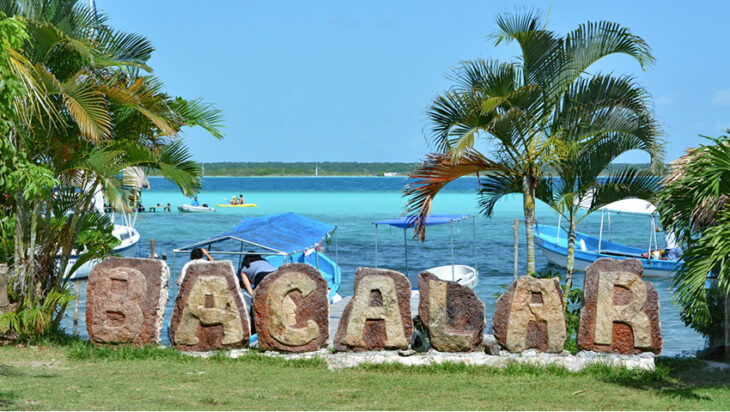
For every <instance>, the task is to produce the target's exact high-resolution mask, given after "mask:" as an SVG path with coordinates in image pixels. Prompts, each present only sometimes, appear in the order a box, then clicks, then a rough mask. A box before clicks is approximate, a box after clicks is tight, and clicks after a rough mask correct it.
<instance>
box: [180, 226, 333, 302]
mask: <svg viewBox="0 0 730 412" xmlns="http://www.w3.org/2000/svg"><path fill="white" fill-rule="evenodd" d="M336 230H337V226H335V225H331V224H328V223H324V222H320V221H318V220H314V219H311V218H308V217H305V216H302V215H299V214H297V213H292V212H290V213H283V214H279V215H269V216H260V217H250V218H246V219H244V220H242V221H241V222H239V223H238V224H237V225H236V226H234V227H232V228H231V229H229V230H227V231H225V232H223V233H219V234H218V235H215V236H213V237H211V238H209V239H207V240H202V241H200V242H197V243H193V244H192V245H188V246H183V247H181V248H177V249H174V250H173V251H172V253H173V259H174V258H175V256H176V255H177V254H179V253H185V252H189V251H191V250H193V249H195V248H203V247H207V248H208V250H209V253H211V254H214V255H224V256H225V255H228V256H233V257H238V272H240V270H241V262H242V261H243V257H244V256H245V255H249V254H255V255H261V256H263V257H264V258H265V259H266V260H268V261H269V263H271V264H272V265H274V266H276V267H279V266H281V265H283V264H285V263H297V262H298V263H306V264H309V265H311V266H314V267H315V268H316V269H317V270H319V272H320V273H321V274H322V277H323V278H324V279H325V280H326V281H327V285H328V288H329V293H328V295H329V300H330V302H337V301H339V300H340V299H341V297H340V295H339V294H338V293H337V292H338V291H339V289H340V283H341V281H342V272H341V270H340V266H339V265H338V264H337V262H336V260H333V259H331V258H330V257H329V256H327V255H325V254H324V247H325V245H326V243H327V242H328V240H329V239H330V238H331V237H333V236H335V232H336ZM335 239H336V236H335ZM214 244H215V245H216V250H215V251H213V250H211V247H212V245H214ZM336 253H337V243H336V242H335V254H336ZM173 264H174V263H173Z"/></svg>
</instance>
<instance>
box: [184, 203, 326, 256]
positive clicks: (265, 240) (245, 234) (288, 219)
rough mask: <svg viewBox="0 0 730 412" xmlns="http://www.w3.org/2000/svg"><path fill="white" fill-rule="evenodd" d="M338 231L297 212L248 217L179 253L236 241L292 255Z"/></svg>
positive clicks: (317, 243)
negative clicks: (213, 244) (229, 240)
mask: <svg viewBox="0 0 730 412" xmlns="http://www.w3.org/2000/svg"><path fill="white" fill-rule="evenodd" d="M336 228H337V226H335V225H330V224H328V223H324V222H320V221H318V220H314V219H311V218H308V217H306V216H302V215H299V214H296V213H293V212H289V213H283V214H280V215H269V216H261V217H248V218H245V219H243V220H242V221H241V222H240V223H238V224H237V225H236V226H234V227H233V228H231V229H229V230H227V231H225V232H223V233H220V234H218V235H216V236H213V237H211V238H210V239H207V240H204V241H201V242H198V243H196V244H194V245H190V246H185V247H183V248H180V249H178V250H181V251H182V250H188V249H192V248H195V247H200V246H201V245H208V244H211V243H216V242H222V241H225V240H228V239H234V240H238V241H241V242H244V243H248V244H250V245H253V246H258V247H262V248H264V249H269V250H271V251H272V252H276V253H281V254H290V253H294V252H300V251H302V250H306V249H310V248H312V247H315V246H318V245H319V244H320V243H322V241H323V240H324V239H325V238H326V237H327V235H328V234H329V233H330V232H332V231H333V230H335V229H336Z"/></svg>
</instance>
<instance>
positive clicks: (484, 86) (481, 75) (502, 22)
mask: <svg viewBox="0 0 730 412" xmlns="http://www.w3.org/2000/svg"><path fill="white" fill-rule="evenodd" d="M497 26H498V28H499V30H498V31H497V33H496V34H494V35H493V36H491V38H492V39H493V40H495V45H497V44H499V43H501V42H506V43H510V42H516V43H517V44H518V45H519V47H520V51H521V56H520V58H519V59H518V60H517V61H515V62H510V63H500V62H498V61H494V60H489V61H485V60H481V59H478V60H473V61H466V62H463V63H461V65H460V66H459V67H458V68H457V69H456V70H455V72H454V75H453V80H454V82H455V86H454V87H453V88H452V89H451V90H449V91H447V92H445V93H444V94H442V95H441V96H439V97H437V98H436V99H435V100H434V102H433V104H432V105H431V107H430V109H429V110H428V116H429V118H430V120H431V123H432V139H433V142H434V144H435V146H436V149H437V153H434V154H431V155H429V156H428V157H427V160H426V162H424V164H423V165H422V166H421V167H420V168H419V169H417V170H416V171H414V172H413V173H412V174H411V177H412V178H414V179H415V180H414V182H413V183H412V184H410V185H409V186H408V187H407V188H406V190H405V195H406V196H408V197H410V199H409V200H408V204H407V206H406V212H407V213H414V212H417V213H418V214H419V215H420V216H422V217H423V216H426V215H428V213H429V212H430V209H431V202H432V199H433V197H434V196H436V194H437V193H438V192H439V191H440V190H441V188H443V187H444V186H445V185H446V184H448V183H449V182H451V181H453V180H454V179H457V178H459V177H462V176H465V175H469V174H473V173H476V174H477V175H479V174H481V173H484V174H486V175H487V177H488V178H487V179H486V180H485V182H484V183H486V184H487V185H489V184H491V183H489V182H491V181H493V180H495V179H496V180H498V181H505V182H506V181H509V185H508V187H509V189H510V190H513V191H516V192H519V193H522V195H523V212H524V216H525V226H526V229H527V230H526V236H527V271H528V273H531V272H534V271H535V249H534V242H533V226H534V222H535V198H536V189H537V187H538V183H539V181H540V178H541V175H542V174H543V171H544V168H545V166H546V165H547V164H549V163H550V161H551V160H552V159H553V158H555V155H556V152H557V151H558V150H560V149H561V148H562V147H563V146H564V145H565V143H564V141H568V140H569V139H572V140H575V141H578V142H586V141H591V140H594V139H599V138H601V136H604V135H606V134H609V133H611V132H614V133H617V134H621V133H625V132H626V133H633V132H635V131H636V128H637V127H642V126H641V125H638V124H636V123H634V122H633V118H634V116H632V115H627V113H625V111H624V110H623V108H624V107H623V105H624V104H625V102H624V101H622V100H616V99H613V98H612V97H613V96H614V95H615V94H619V90H618V89H619V88H620V87H622V86H626V83H627V82H629V83H630V81H629V79H628V78H615V77H613V76H611V75H601V76H597V75H593V76H589V75H588V73H587V70H588V68H589V67H590V66H591V65H593V63H595V62H596V61H598V60H600V59H601V58H603V57H605V56H608V55H611V54H617V53H618V54H625V55H628V56H630V57H632V58H634V59H635V60H636V61H637V62H638V63H639V64H640V66H641V67H642V68H644V67H645V66H646V65H647V64H650V63H651V62H653V60H654V59H653V57H652V55H651V52H650V49H649V46H648V45H647V44H646V42H645V41H644V40H643V39H641V38H640V37H638V36H636V35H634V34H632V33H631V32H630V31H629V30H628V29H627V28H625V27H622V26H620V25H619V24H616V23H611V22H606V21H601V22H597V23H593V22H589V23H586V24H582V25H580V26H579V27H578V28H577V29H576V30H574V31H572V32H570V33H568V34H567V35H566V36H564V37H561V36H558V35H557V34H555V33H554V32H552V31H549V30H547V29H546V28H544V27H541V24H540V16H539V14H537V13H535V12H532V13H526V14H505V15H500V16H498V18H497ZM571 134H572V136H570V135H571ZM477 139H483V140H484V142H485V143H486V144H487V145H488V148H489V149H490V150H489V155H484V154H482V153H481V152H480V151H479V150H478V148H477V147H476V143H477ZM518 182H519V185H518V184H517V183H518ZM484 183H481V184H482V185H483V184H484ZM482 187H483V186H482ZM483 188H484V187H483ZM488 188H489V186H487V190H480V193H481V196H482V199H481V204H482V211H483V213H484V214H485V215H487V216H490V215H491V213H492V210H493V206H494V202H495V201H496V200H492V196H491V194H490V192H489V189H488ZM420 221H421V220H419V221H418V222H420ZM416 233H417V234H420V236H421V238H423V236H424V234H425V226H423V225H420V224H417V225H416Z"/></svg>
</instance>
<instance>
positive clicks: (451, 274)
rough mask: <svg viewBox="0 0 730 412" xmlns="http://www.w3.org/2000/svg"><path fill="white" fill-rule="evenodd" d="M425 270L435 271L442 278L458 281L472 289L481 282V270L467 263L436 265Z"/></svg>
mask: <svg viewBox="0 0 730 412" xmlns="http://www.w3.org/2000/svg"><path fill="white" fill-rule="evenodd" d="M424 272H430V273H433V274H434V275H436V276H437V277H438V278H439V279H441V280H448V281H450V282H456V283H458V284H460V285H463V286H466V287H468V288H471V289H474V287H476V285H477V283H478V282H479V272H478V271H477V270H476V269H474V268H473V267H471V266H467V265H444V266H436V267H434V268H429V269H425V270H424Z"/></svg>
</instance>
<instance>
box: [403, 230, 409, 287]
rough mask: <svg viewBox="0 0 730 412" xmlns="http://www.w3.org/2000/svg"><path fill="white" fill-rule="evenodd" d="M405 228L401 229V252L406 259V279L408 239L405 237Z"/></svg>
mask: <svg viewBox="0 0 730 412" xmlns="http://www.w3.org/2000/svg"><path fill="white" fill-rule="evenodd" d="M406 231H407V229H406V228H403V251H404V253H405V257H406V277H408V239H407V236H406Z"/></svg>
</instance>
